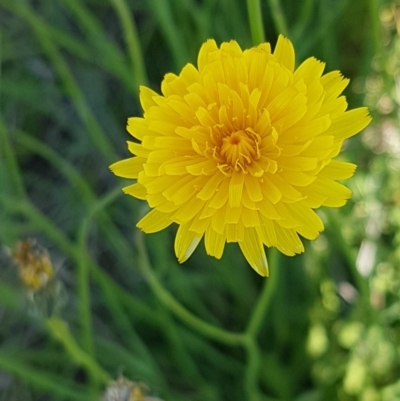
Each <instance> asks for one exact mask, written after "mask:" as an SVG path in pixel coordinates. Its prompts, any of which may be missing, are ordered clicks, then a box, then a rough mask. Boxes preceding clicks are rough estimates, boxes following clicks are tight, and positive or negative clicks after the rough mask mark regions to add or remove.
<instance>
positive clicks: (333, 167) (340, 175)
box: [319, 160, 357, 180]
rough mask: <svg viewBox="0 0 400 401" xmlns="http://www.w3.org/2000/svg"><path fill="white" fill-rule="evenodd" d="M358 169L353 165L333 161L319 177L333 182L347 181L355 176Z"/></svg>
mask: <svg viewBox="0 0 400 401" xmlns="http://www.w3.org/2000/svg"><path fill="white" fill-rule="evenodd" d="M356 168H357V166H356V165H355V164H353V163H346V162H342V161H339V160H331V162H330V163H329V164H328V165H327V166H325V167H324V168H323V169H322V170H321V172H320V174H319V175H320V176H323V177H326V178H330V179H331V180H345V179H346V178H350V177H352V176H353V174H354V171H355V170H356Z"/></svg>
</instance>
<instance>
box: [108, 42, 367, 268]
mask: <svg viewBox="0 0 400 401" xmlns="http://www.w3.org/2000/svg"><path fill="white" fill-rule="evenodd" d="M294 65H295V56H294V50H293V46H292V44H291V42H290V41H289V40H288V39H285V38H283V37H282V36H280V37H279V39H278V43H277V46H276V48H275V51H274V52H273V53H272V52H271V49H270V46H269V44H268V43H264V44H262V45H260V46H257V47H254V48H251V49H249V50H245V51H242V50H241V48H240V47H239V45H238V44H237V43H236V42H235V41H231V42H229V43H222V45H221V47H220V48H218V47H217V45H216V43H215V41H214V40H208V41H207V42H206V43H205V44H204V45H203V46H202V47H201V49H200V53H199V57H198V68H196V67H194V66H193V65H192V64H187V65H186V66H185V67H184V68H183V69H182V71H181V73H180V74H179V76H176V75H174V74H167V75H166V76H165V78H164V80H163V82H162V86H161V90H162V95H159V94H157V93H155V92H153V91H152V90H150V89H148V88H146V87H142V88H141V95H140V99H141V104H142V107H143V109H144V117H143V118H130V119H129V120H128V127H127V129H128V132H129V133H130V134H131V135H132V136H133V137H134V138H136V139H137V140H138V141H139V143H138V142H128V148H129V150H130V152H131V153H132V154H133V155H135V156H134V157H132V158H129V159H126V160H122V161H119V162H117V163H114V164H113V165H112V166H111V169H112V171H113V172H114V173H115V174H116V175H118V176H121V177H126V178H133V179H137V182H136V183H135V184H132V185H130V186H128V187H126V188H124V191H125V192H126V193H127V194H130V195H132V196H134V197H136V198H139V199H144V200H146V201H147V202H148V204H149V206H150V207H151V208H152V210H151V211H150V212H149V213H148V214H147V215H146V216H145V217H144V218H143V219H142V220H140V221H139V223H138V227H139V228H141V229H142V230H143V231H145V232H147V233H150V232H156V231H160V230H162V229H164V228H165V227H167V226H169V225H170V224H172V223H176V224H178V225H179V229H178V232H177V235H176V240H175V252H176V255H177V257H178V259H179V261H180V262H183V261H185V260H186V259H187V258H188V257H189V256H190V255H191V254H192V252H193V251H194V250H195V248H196V247H197V245H198V244H199V242H200V240H201V239H202V238H203V237H204V240H205V247H206V251H207V253H208V254H209V255H212V256H215V257H216V258H220V257H221V256H222V253H223V250H224V246H225V243H227V242H237V243H238V244H239V246H240V248H241V250H242V252H243V254H244V256H245V257H246V259H247V260H248V262H249V263H250V265H251V266H252V267H253V268H254V269H255V270H256V271H257V272H258V273H259V274H261V275H267V274H268V264H267V260H266V257H265V251H264V245H266V246H268V247H271V246H272V247H276V248H278V249H279V250H280V251H281V252H283V253H284V254H286V255H294V254H296V253H301V252H303V250H304V247H303V244H302V242H301V240H300V238H299V236H298V234H300V235H301V236H303V237H305V238H307V239H315V238H316V237H317V236H318V234H319V233H320V232H321V231H322V230H323V228H324V227H323V224H322V221H321V220H320V218H319V217H318V215H317V214H316V213H315V212H314V209H317V208H319V207H320V206H328V207H339V206H342V205H344V204H345V203H346V200H347V199H348V198H349V197H350V195H351V192H350V190H349V189H347V188H346V187H344V186H343V185H341V184H339V183H337V182H336V181H337V180H341V179H345V178H349V177H351V176H352V175H353V173H354V170H355V167H356V166H355V165H353V164H350V163H345V162H342V161H337V160H335V157H336V156H337V155H338V154H339V152H340V149H341V147H342V144H343V141H344V140H345V139H347V138H349V137H351V136H353V135H355V134H356V133H357V132H359V131H360V130H362V129H363V128H365V127H366V126H367V125H368V123H369V122H370V117H369V116H368V110H367V109H366V108H358V109H354V110H351V111H346V109H347V102H346V99H345V97H344V96H340V94H341V92H342V91H343V90H344V88H345V87H346V86H347V84H348V80H347V79H344V78H343V77H342V76H341V74H340V73H339V72H338V71H333V72H331V73H328V74H326V75H323V70H324V64H323V63H321V62H320V61H318V60H316V59H314V58H309V59H307V60H306V61H304V62H303V63H302V64H301V65H300V66H299V67H298V68H297V69H295V68H294Z"/></svg>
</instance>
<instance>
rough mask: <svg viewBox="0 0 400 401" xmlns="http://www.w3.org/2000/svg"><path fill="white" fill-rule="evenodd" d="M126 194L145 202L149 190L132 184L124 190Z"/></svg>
mask: <svg viewBox="0 0 400 401" xmlns="http://www.w3.org/2000/svg"><path fill="white" fill-rule="evenodd" d="M122 190H123V191H124V193H125V194H128V195H131V196H133V197H135V198H137V199H142V200H145V199H146V197H147V190H146V188H145V187H144V186H143V185H141V184H138V183H136V184H132V185H128V186H127V187H124V188H122Z"/></svg>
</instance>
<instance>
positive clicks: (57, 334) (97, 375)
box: [46, 318, 111, 385]
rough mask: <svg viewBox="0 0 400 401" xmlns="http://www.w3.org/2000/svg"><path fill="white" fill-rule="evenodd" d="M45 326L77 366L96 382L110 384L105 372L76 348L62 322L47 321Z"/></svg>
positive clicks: (76, 345)
mask: <svg viewBox="0 0 400 401" xmlns="http://www.w3.org/2000/svg"><path fill="white" fill-rule="evenodd" d="M46 326H47V328H48V330H49V333H50V334H51V335H52V337H54V338H55V339H56V340H58V341H59V342H60V343H61V344H62V345H63V346H64V348H65V350H66V351H67V352H68V353H69V355H70V356H71V358H72V359H73V360H74V361H75V362H76V364H77V365H79V366H83V367H84V368H85V369H86V370H87V371H88V372H89V373H90V374H91V375H92V377H93V378H94V379H96V380H98V382H100V383H103V384H105V385H107V384H108V383H109V382H110V380H111V378H110V376H109V375H108V373H107V372H105V371H104V370H103V369H102V368H101V367H100V366H99V365H98V364H97V362H96V361H95V360H94V359H93V358H92V357H91V356H90V355H89V354H88V353H86V352H85V351H83V350H82V349H81V348H80V347H79V346H78V344H77V343H76V341H75V339H74V338H73V336H72V334H71V332H70V331H69V329H68V326H67V324H66V323H65V322H64V321H63V320H61V319H56V318H52V319H47V322H46Z"/></svg>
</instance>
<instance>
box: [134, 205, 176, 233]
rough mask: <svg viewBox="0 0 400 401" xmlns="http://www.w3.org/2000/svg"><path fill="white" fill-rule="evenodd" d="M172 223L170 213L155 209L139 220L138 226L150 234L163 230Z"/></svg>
mask: <svg viewBox="0 0 400 401" xmlns="http://www.w3.org/2000/svg"><path fill="white" fill-rule="evenodd" d="M171 224H172V220H171V219H170V216H169V215H168V214H165V213H161V212H159V211H158V210H156V209H153V210H152V211H150V212H149V213H147V214H146V216H144V217H143V218H142V219H141V220H139V222H138V223H137V224H136V227H138V228H140V229H141V230H142V231H144V232H145V233H148V234H149V233H155V232H157V231H161V230H163V229H164V228H167V227H168V226H170V225H171Z"/></svg>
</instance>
